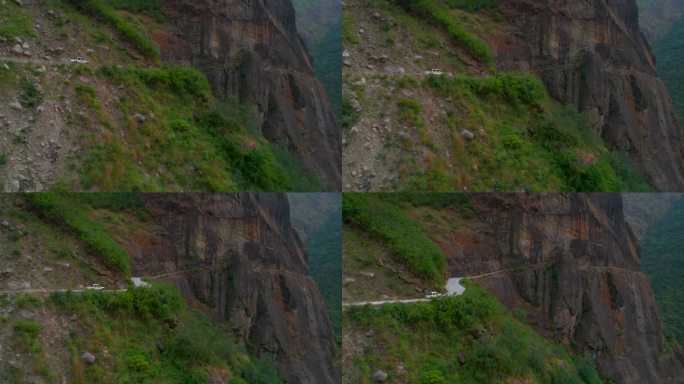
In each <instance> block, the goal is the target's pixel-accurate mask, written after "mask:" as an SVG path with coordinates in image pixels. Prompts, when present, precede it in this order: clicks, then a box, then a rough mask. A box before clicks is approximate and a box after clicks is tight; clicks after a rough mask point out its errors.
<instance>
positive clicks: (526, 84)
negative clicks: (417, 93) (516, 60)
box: [427, 72, 547, 105]
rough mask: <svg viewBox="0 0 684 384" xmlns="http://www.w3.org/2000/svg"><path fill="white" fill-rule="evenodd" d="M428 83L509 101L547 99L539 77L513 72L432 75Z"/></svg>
mask: <svg viewBox="0 0 684 384" xmlns="http://www.w3.org/2000/svg"><path fill="white" fill-rule="evenodd" d="M427 84H428V85H429V86H431V87H433V88H435V89H437V90H438V91H440V92H442V93H449V92H450V91H453V90H454V89H467V90H468V91H470V92H472V93H474V94H475V95H477V96H479V97H493V98H498V99H500V100H503V101H505V102H507V103H522V104H526V105H539V104H541V103H542V102H544V101H545V100H546V99H547V95H546V87H544V84H542V82H541V81H540V80H539V79H538V78H536V77H534V76H532V75H521V74H517V73H512V72H508V73H503V74H496V75H493V76H489V77H473V76H464V75H458V76H455V77H453V78H449V77H446V76H439V77H437V76H430V77H428V79H427Z"/></svg>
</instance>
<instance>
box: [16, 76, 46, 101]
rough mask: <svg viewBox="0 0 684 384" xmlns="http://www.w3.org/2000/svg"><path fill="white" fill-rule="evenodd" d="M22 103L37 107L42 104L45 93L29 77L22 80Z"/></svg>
mask: <svg viewBox="0 0 684 384" xmlns="http://www.w3.org/2000/svg"><path fill="white" fill-rule="evenodd" d="M21 88H22V94H21V105H22V106H24V107H25V108H35V107H37V106H38V105H40V102H41V101H42V100H43V95H42V94H41V93H40V91H39V90H38V88H37V87H36V85H35V84H33V82H31V81H30V80H29V79H26V78H24V79H22V80H21Z"/></svg>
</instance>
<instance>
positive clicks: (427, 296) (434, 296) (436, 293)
mask: <svg viewBox="0 0 684 384" xmlns="http://www.w3.org/2000/svg"><path fill="white" fill-rule="evenodd" d="M441 296H442V295H441V294H440V293H439V292H435V291H432V292H430V293H428V294H427V295H425V298H426V299H435V298H437V297H441Z"/></svg>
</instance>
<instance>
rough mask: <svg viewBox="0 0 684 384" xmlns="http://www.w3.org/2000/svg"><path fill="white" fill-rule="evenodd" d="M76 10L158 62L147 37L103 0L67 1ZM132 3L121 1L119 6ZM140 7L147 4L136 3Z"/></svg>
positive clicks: (154, 48)
mask: <svg viewBox="0 0 684 384" xmlns="http://www.w3.org/2000/svg"><path fill="white" fill-rule="evenodd" d="M67 1H69V2H70V3H71V4H72V5H74V6H75V7H76V8H77V9H79V10H81V11H83V12H84V13H87V14H90V15H92V16H95V17H97V18H99V19H100V20H102V21H103V22H105V23H108V24H110V25H111V26H112V27H114V29H116V31H117V32H119V34H121V36H122V37H123V38H124V39H125V40H126V41H128V42H129V43H131V44H132V45H133V46H134V47H135V48H136V49H138V50H139V51H140V52H141V53H143V54H145V55H146V56H148V57H151V58H153V59H155V60H157V61H158V60H159V50H158V48H157V46H156V45H155V44H154V43H153V42H152V40H150V39H149V38H148V37H147V36H145V35H143V34H142V33H141V32H140V31H138V30H137V29H136V28H135V27H134V26H133V25H131V24H130V23H129V22H128V21H126V20H125V19H124V18H122V17H121V16H119V15H118V14H117V13H116V11H115V10H114V8H112V7H111V6H110V5H109V4H107V3H106V2H104V1H103V0H67ZM133 3H134V2H130V1H123V2H121V4H133ZM138 3H140V4H141V5H142V4H146V3H149V2H138Z"/></svg>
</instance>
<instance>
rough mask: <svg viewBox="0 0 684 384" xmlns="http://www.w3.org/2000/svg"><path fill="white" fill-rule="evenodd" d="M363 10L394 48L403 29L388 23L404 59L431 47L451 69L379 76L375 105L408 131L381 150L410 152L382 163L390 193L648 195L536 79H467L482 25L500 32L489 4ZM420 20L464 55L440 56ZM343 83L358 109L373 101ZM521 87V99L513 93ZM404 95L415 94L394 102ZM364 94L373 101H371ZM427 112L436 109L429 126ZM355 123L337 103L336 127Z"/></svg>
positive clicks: (382, 1)
mask: <svg viewBox="0 0 684 384" xmlns="http://www.w3.org/2000/svg"><path fill="white" fill-rule="evenodd" d="M372 8H373V9H378V10H380V11H382V12H383V14H384V15H389V16H391V17H392V18H393V19H394V21H393V22H386V24H385V25H384V26H382V31H384V32H382V33H383V34H384V35H385V37H383V36H377V38H378V39H385V41H386V44H387V45H388V46H392V45H395V44H396V39H397V38H396V36H395V35H397V34H399V33H403V31H401V32H398V31H400V30H399V29H397V27H396V26H402V28H405V29H407V30H408V34H409V35H410V36H411V39H414V40H415V45H416V47H417V51H415V52H412V54H419V55H421V56H424V57H430V54H429V52H433V51H437V52H439V54H440V55H439V61H440V63H441V66H439V67H438V68H442V70H445V71H446V70H448V71H455V72H456V73H457V74H459V73H460V75H458V77H457V78H456V79H448V78H446V77H442V78H440V79H428V80H423V79H421V78H418V77H415V76H412V75H407V76H405V77H403V78H399V79H398V80H397V79H393V78H391V77H390V78H381V79H379V80H380V81H382V82H383V84H385V86H386V88H387V89H391V90H392V91H391V92H388V93H387V94H386V95H382V98H384V99H386V100H387V101H386V103H387V104H389V105H390V106H391V108H384V109H394V110H396V118H397V119H398V120H399V122H400V123H401V124H402V125H405V126H407V127H408V135H403V136H400V135H390V137H388V138H387V140H386V141H385V142H386V144H385V145H386V147H388V148H389V150H388V152H390V153H391V152H392V151H395V152H398V153H400V154H401V153H403V154H405V153H409V152H410V153H414V154H415V153H418V156H415V155H414V156H396V158H395V159H392V158H393V156H391V155H387V158H390V159H391V160H390V161H394V162H396V164H393V165H392V167H393V168H396V169H399V170H400V171H399V176H398V177H399V180H397V182H396V185H393V187H395V188H399V189H406V190H416V191H420V190H442V191H450V190H463V189H466V188H467V189H468V190H477V191H481V190H519V189H525V190H531V191H559V190H563V191H577V190H582V191H620V190H630V191H645V190H649V189H650V188H649V187H648V185H646V184H645V182H644V181H643V180H642V179H641V178H640V177H639V176H637V175H636V174H635V172H634V170H633V168H632V166H631V164H630V162H629V160H628V158H627V155H626V154H624V153H609V152H608V151H607V150H606V148H605V147H604V145H603V143H602V141H601V139H600V138H599V137H598V135H597V134H596V133H595V132H594V131H593V129H592V128H591V125H590V124H589V122H588V120H587V118H586V117H585V116H584V115H583V114H580V113H577V112H576V111H575V110H574V109H573V108H571V107H565V106H561V105H559V104H558V103H556V102H554V101H553V100H551V99H550V98H549V97H548V96H547V95H546V92H545V91H544V90H543V85H541V83H540V82H539V80H537V79H535V78H533V77H531V76H528V75H521V74H516V73H505V74H498V75H488V76H481V75H477V76H472V75H468V73H469V72H470V71H472V70H473V69H474V66H475V67H477V66H480V67H487V66H489V63H490V62H491V53H489V51H488V48H487V47H486V45H484V43H483V40H482V39H481V38H480V36H486V34H487V32H486V31H487V29H497V28H502V21H501V20H500V15H499V14H498V10H497V8H496V2H473V1H452V0H449V1H447V0H429V1H428V0H396V1H395V0H374V1H373V2H372ZM343 21H344V29H343V32H344V42H345V44H347V45H348V46H355V45H358V44H360V43H361V38H360V35H359V34H358V32H357V28H356V27H355V26H354V21H353V19H352V18H351V17H350V15H347V16H346V17H345V19H344V20H343ZM425 24H428V25H430V28H435V27H438V29H439V30H441V31H442V33H445V34H446V36H450V37H451V42H452V44H454V45H455V46H457V47H459V48H461V49H463V50H464V51H465V52H466V53H467V54H468V55H469V56H470V58H469V59H466V58H464V57H463V56H462V54H454V53H453V52H451V51H449V50H448V49H447V50H444V45H443V44H444V40H443V39H442V40H441V43H440V39H439V38H435V37H434V33H433V34H432V35H430V34H429V32H428V31H427V30H428V29H429V28H425ZM403 43H406V41H403ZM440 46H441V47H442V48H440ZM418 47H420V48H418ZM485 52H486V53H485ZM473 59H474V60H476V61H477V62H478V64H477V65H474V64H473V62H472V60H473ZM435 60H437V59H435ZM433 65H436V64H433ZM347 78H348V79H347V80H348V81H349V82H350V84H349V86H350V89H351V90H353V91H354V92H356V94H357V95H358V97H359V101H360V102H361V103H362V104H365V103H373V102H375V101H373V100H370V99H368V98H369V97H370V96H367V95H364V93H365V90H364V87H363V86H356V85H354V84H353V83H354V82H355V81H356V77H354V76H353V74H348V75H347ZM395 88H396V89H395ZM521 90H522V91H523V92H526V93H528V95H529V96H530V97H529V98H524V99H521V98H520V97H518V96H519V95H520V93H519V91H521ZM404 92H406V93H405V94H409V95H411V94H415V95H420V96H416V97H411V96H408V97H405V96H399V95H401V94H402V93H404ZM371 98H373V99H378V95H374V96H372V97H371ZM392 104H394V105H392ZM345 106H346V108H345ZM435 109H437V110H438V111H439V113H438V116H437V119H438V121H437V124H436V123H435V121H434V120H435V116H434V114H435V112H434V110H435ZM380 113H386V112H380ZM359 117H360V116H358V114H357V113H356V112H355V111H354V110H353V108H351V107H350V106H349V104H348V103H347V104H343V117H342V122H343V124H342V125H343V127H344V128H346V129H349V128H351V127H352V126H353V125H355V123H356V122H357V121H358V119H359ZM464 129H467V130H469V131H471V132H473V133H474V134H475V140H473V141H472V142H468V141H467V140H464V138H463V137H462V135H461V133H462V132H463V130H464ZM383 156H385V155H383Z"/></svg>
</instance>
